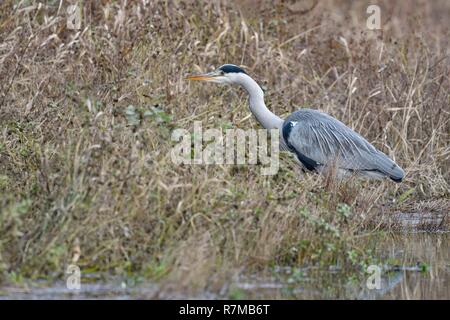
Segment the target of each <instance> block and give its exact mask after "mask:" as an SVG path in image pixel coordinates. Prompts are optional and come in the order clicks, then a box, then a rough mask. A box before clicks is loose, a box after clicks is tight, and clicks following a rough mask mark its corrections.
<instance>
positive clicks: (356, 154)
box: [283, 109, 404, 181]
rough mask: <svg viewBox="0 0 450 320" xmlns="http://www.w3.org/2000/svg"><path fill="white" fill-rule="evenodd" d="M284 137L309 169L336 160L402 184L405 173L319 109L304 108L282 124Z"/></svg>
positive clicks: (355, 169) (342, 165)
mask: <svg viewBox="0 0 450 320" xmlns="http://www.w3.org/2000/svg"><path fill="white" fill-rule="evenodd" d="M283 138H284V139H285V142H286V144H287V145H288V147H289V148H290V149H291V150H292V151H294V152H295V153H296V154H297V156H298V157H299V160H300V161H301V162H302V163H303V164H304V165H305V166H306V167H307V168H308V169H310V170H311V169H313V168H316V167H317V166H323V165H326V164H328V163H330V161H336V163H337V165H338V167H339V168H341V169H346V170H350V171H368V172H370V171H374V172H378V173H381V174H382V175H386V176H388V177H390V178H391V179H393V180H395V181H401V179H402V178H403V176H404V172H403V170H402V169H401V168H400V167H399V166H398V165H397V164H396V163H395V162H394V161H392V160H391V159H390V158H389V157H388V156H387V155H385V154H384V153H383V152H381V151H379V150H377V149H376V148H375V147H374V146H373V145H371V144H370V143H369V142H367V140H366V139H364V138H363V137H362V136H360V135H359V134H358V133H356V132H355V131H353V130H352V129H350V128H349V127H347V126H346V125H344V124H343V123H342V122H340V121H339V120H337V119H335V118H333V117H331V116H329V115H327V114H325V113H322V112H319V111H316V110H310V109H302V110H299V111H297V112H295V113H293V114H291V115H290V116H289V117H288V118H287V119H286V121H285V122H284V124H283Z"/></svg>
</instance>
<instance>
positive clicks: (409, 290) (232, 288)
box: [0, 232, 450, 299]
mask: <svg viewBox="0 0 450 320" xmlns="http://www.w3.org/2000/svg"><path fill="white" fill-rule="evenodd" d="M449 240H450V234H449V233H445V232H440V233H412V234H411V233H409V234H394V235H385V236H379V237H376V238H372V239H371V240H370V241H376V246H375V247H376V248H377V250H376V252H375V253H374V254H375V256H376V257H377V258H378V259H377V260H379V261H383V263H382V264H381V265H380V266H379V267H380V268H381V274H380V287H379V289H377V288H374V289H369V288H368V287H367V280H368V277H369V276H370V275H369V274H364V273H362V272H355V270H342V269H341V268H339V267H338V266H328V267H326V268H324V267H305V268H292V267H289V266H279V267H276V268H273V269H271V270H269V271H266V272H263V273H261V274H253V275H246V276H241V277H239V278H238V279H235V281H233V282H231V283H229V284H226V285H225V286H224V287H223V288H222V290H219V292H204V293H202V294H201V295H200V296H195V297H193V296H186V295H184V294H183V293H177V292H175V293H174V292H171V293H167V292H162V291H161V290H160V289H159V288H158V285H156V284H149V283H140V284H139V285H132V286H129V285H127V284H126V283H130V281H127V280H126V279H125V280H123V279H122V280H121V279H113V280H109V281H108V282H105V281H104V280H97V281H94V279H90V280H89V282H90V283H84V282H83V283H82V285H81V289H80V290H70V289H67V287H66V285H65V283H64V282H58V283H56V284H53V285H51V286H48V285H47V284H46V283H39V282H35V283H31V284H28V285H27V286H26V287H23V286H21V287H3V288H1V289H0V299H152V298H169V299H170V298H182V299H183V298H198V299H228V298H243V299H450V245H449ZM84 280H87V279H84ZM373 283H375V282H373Z"/></svg>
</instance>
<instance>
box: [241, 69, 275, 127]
mask: <svg viewBox="0 0 450 320" xmlns="http://www.w3.org/2000/svg"><path fill="white" fill-rule="evenodd" d="M237 83H238V84H240V85H241V86H243V87H244V89H245V90H246V91H247V93H248V95H249V99H248V101H249V104H250V110H251V111H252V113H253V115H254V116H255V117H256V119H257V120H258V122H259V123H261V125H262V126H263V127H264V128H266V129H275V128H278V129H281V127H282V126H283V120H282V119H281V118H280V117H278V116H277V115H275V114H273V113H272V112H271V111H270V110H269V109H267V107H266V104H265V103H264V92H263V91H262V89H261V87H260V86H259V85H258V84H257V83H256V81H255V80H253V79H252V78H250V77H249V76H248V75H246V74H244V73H241V74H239V79H238V81H237Z"/></svg>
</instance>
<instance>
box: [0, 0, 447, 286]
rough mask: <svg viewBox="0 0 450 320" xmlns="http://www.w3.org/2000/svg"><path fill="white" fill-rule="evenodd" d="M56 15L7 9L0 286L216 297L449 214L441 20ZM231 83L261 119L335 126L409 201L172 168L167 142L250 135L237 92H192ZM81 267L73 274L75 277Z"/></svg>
mask: <svg viewBox="0 0 450 320" xmlns="http://www.w3.org/2000/svg"><path fill="white" fill-rule="evenodd" d="M82 3H83V6H82V17H83V18H82V23H81V29H80V30H71V29H68V28H67V21H66V14H65V13H66V7H67V4H66V3H63V5H62V7H59V1H47V2H46V3H45V4H39V2H38V1H31V0H30V1H22V2H18V1H3V2H2V4H0V7H1V10H0V12H1V13H0V38H1V46H0V68H1V72H0V77H1V81H0V83H1V84H0V87H1V91H0V108H1V113H0V128H1V131H0V192H1V198H0V207H1V215H0V279H1V282H2V283H10V282H20V281H21V279H23V278H32V279H34V278H41V277H44V278H47V279H57V278H63V277H64V271H65V268H66V266H67V265H68V264H70V263H72V262H76V263H77V264H78V265H79V266H80V267H81V268H82V272H85V273H87V272H107V273H112V274H115V275H130V274H139V275H141V276H142V277H144V278H146V279H150V280H158V281H160V282H161V283H163V284H168V285H175V286H176V287H177V288H189V289H199V290H201V289H203V288H205V287H207V286H208V287H209V288H213V289H214V288H215V287H220V286H221V284H222V283H223V282H224V281H226V280H227V279H229V278H230V277H233V276H234V275H236V274H239V273H243V272H252V271H258V270H262V269H265V268H268V267H272V266H275V265H292V266H301V265H313V264H316V265H328V264H339V265H341V266H346V267H354V268H355V269H358V268H359V267H360V266H364V265H365V264H366V263H368V262H370V261H371V260H373V259H374V257H373V255H372V253H371V252H372V249H373V248H365V247H360V246H359V245H358V242H359V241H360V239H361V237H365V236H369V235H370V234H371V233H374V232H390V231H391V230H393V229H395V225H393V224H390V223H388V222H386V221H389V219H388V218H389V217H390V216H391V215H392V214H394V213H396V212H405V211H407V212H418V213H419V214H421V213H422V212H427V213H429V214H431V215H434V214H440V215H444V218H443V220H442V226H441V229H447V230H448V217H446V216H445V215H446V214H448V208H449V206H450V200H449V165H450V158H449V154H450V149H449V144H448V141H449V138H450V136H449V132H450V123H449V118H450V116H449V112H450V107H449V105H450V95H449V88H450V80H449V76H448V75H449V74H450V70H449V57H448V55H449V39H450V34H449V33H450V32H449V28H448V17H449V16H450V3H449V2H447V1H433V2H432V3H428V2H423V1H411V2H410V3H403V2H402V3H400V2H394V3H393V2H391V1H380V2H379V5H380V7H381V14H382V15H381V17H382V28H383V30H382V31H371V30H368V29H367V27H366V18H367V16H368V15H367V14H366V8H367V5H368V2H367V3H364V1H362V2H357V3H354V2H352V1H348V2H347V1H335V2H331V1H320V2H319V3H317V5H316V6H313V3H312V2H311V3H308V2H305V3H303V2H302V3H301V5H290V4H289V3H287V2H285V3H284V4H282V3H278V4H276V5H275V6H271V5H269V3H268V2H267V3H265V2H259V1H244V2H242V3H241V2H240V3H239V4H237V3H233V2H223V3H219V2H217V3H209V2H197V1H175V3H172V2H170V1H157V0H155V1H150V2H149V3H148V4H147V5H145V6H144V5H143V4H142V3H141V2H131V1H129V3H128V5H126V6H124V5H122V4H121V3H122V2H120V1H118V2H114V3H111V4H108V3H107V1H103V2H100V1H99V2H89V1H84V2H82ZM223 63H234V64H239V65H243V66H245V67H246V68H247V71H248V72H249V74H251V75H252V76H253V77H254V78H255V79H257V80H258V81H259V82H260V83H261V85H262V86H263V87H264V88H265V89H266V99H267V102H268V106H269V108H270V109H271V110H273V111H274V112H275V113H276V114H278V115H280V116H283V117H284V116H287V115H288V114H289V113H291V112H293V111H294V110H296V109H297V108H299V107H310V108H314V109H319V110H322V111H325V112H328V113H329V114H331V115H333V116H334V117H336V118H338V119H340V120H341V121H343V122H344V123H346V124H347V125H349V126H350V127H352V128H354V129H355V130H357V131H358V132H360V133H361V134H362V135H363V136H365V137H366V138H367V139H368V140H369V141H370V142H372V143H373V144H374V145H375V146H377V147H378V148H379V149H381V150H382V151H384V152H385V153H386V154H388V155H390V156H391V157H393V158H394V159H395V160H396V162H397V163H399V164H400V165H401V166H402V167H403V168H404V169H405V171H406V178H405V180H404V182H403V183H401V184H395V183H392V182H389V181H382V182H380V181H375V182H371V181H365V180H354V179H352V180H349V181H344V182H341V183H338V182H335V181H331V180H328V179H326V178H323V177H321V176H318V175H313V174H304V173H302V172H301V171H300V170H298V167H297V165H296V163H295V162H294V161H293V160H292V158H291V157H290V156H289V155H283V156H282V159H281V161H280V163H281V168H280V171H279V173H278V174H277V175H275V176H261V175H260V168H259V167H258V166H243V167H237V166H228V165H224V166H186V165H184V166H180V165H174V164H173V163H172V161H171V158H170V150H171V148H172V146H173V145H174V142H172V141H171V139H170V137H171V132H172V130H173V129H175V128H185V129H188V130H190V131H192V128H193V122H194V121H202V124H203V127H204V128H220V127H222V128H225V127H227V128H228V127H233V128H249V127H251V128H260V126H259V124H258V123H257V122H256V120H255V119H254V118H253V117H251V116H249V112H250V111H249V109H248V107H247V102H246V95H245V94H244V93H243V92H242V90H237V89H236V88H228V87H217V86H213V85H201V84H198V83H195V84H193V83H188V82H186V81H184V80H183V79H184V77H185V76H186V75H187V74H188V73H192V72H197V71H207V70H209V69H210V68H211V67H212V66H215V67H217V66H219V65H221V64H223ZM78 256H79V258H78Z"/></svg>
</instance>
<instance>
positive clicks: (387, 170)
mask: <svg viewBox="0 0 450 320" xmlns="http://www.w3.org/2000/svg"><path fill="white" fill-rule="evenodd" d="M374 160H375V165H376V166H377V168H378V170H380V171H381V172H383V173H384V174H385V175H386V176H388V177H389V178H391V179H392V180H393V181H395V182H402V180H403V178H404V177H405V171H403V169H402V168H400V166H398V165H397V164H396V163H395V162H394V161H392V160H391V159H390V158H389V157H388V156H387V155H385V154H384V153H382V152H381V151H379V152H378V154H377V156H376V157H375V159H374Z"/></svg>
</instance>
